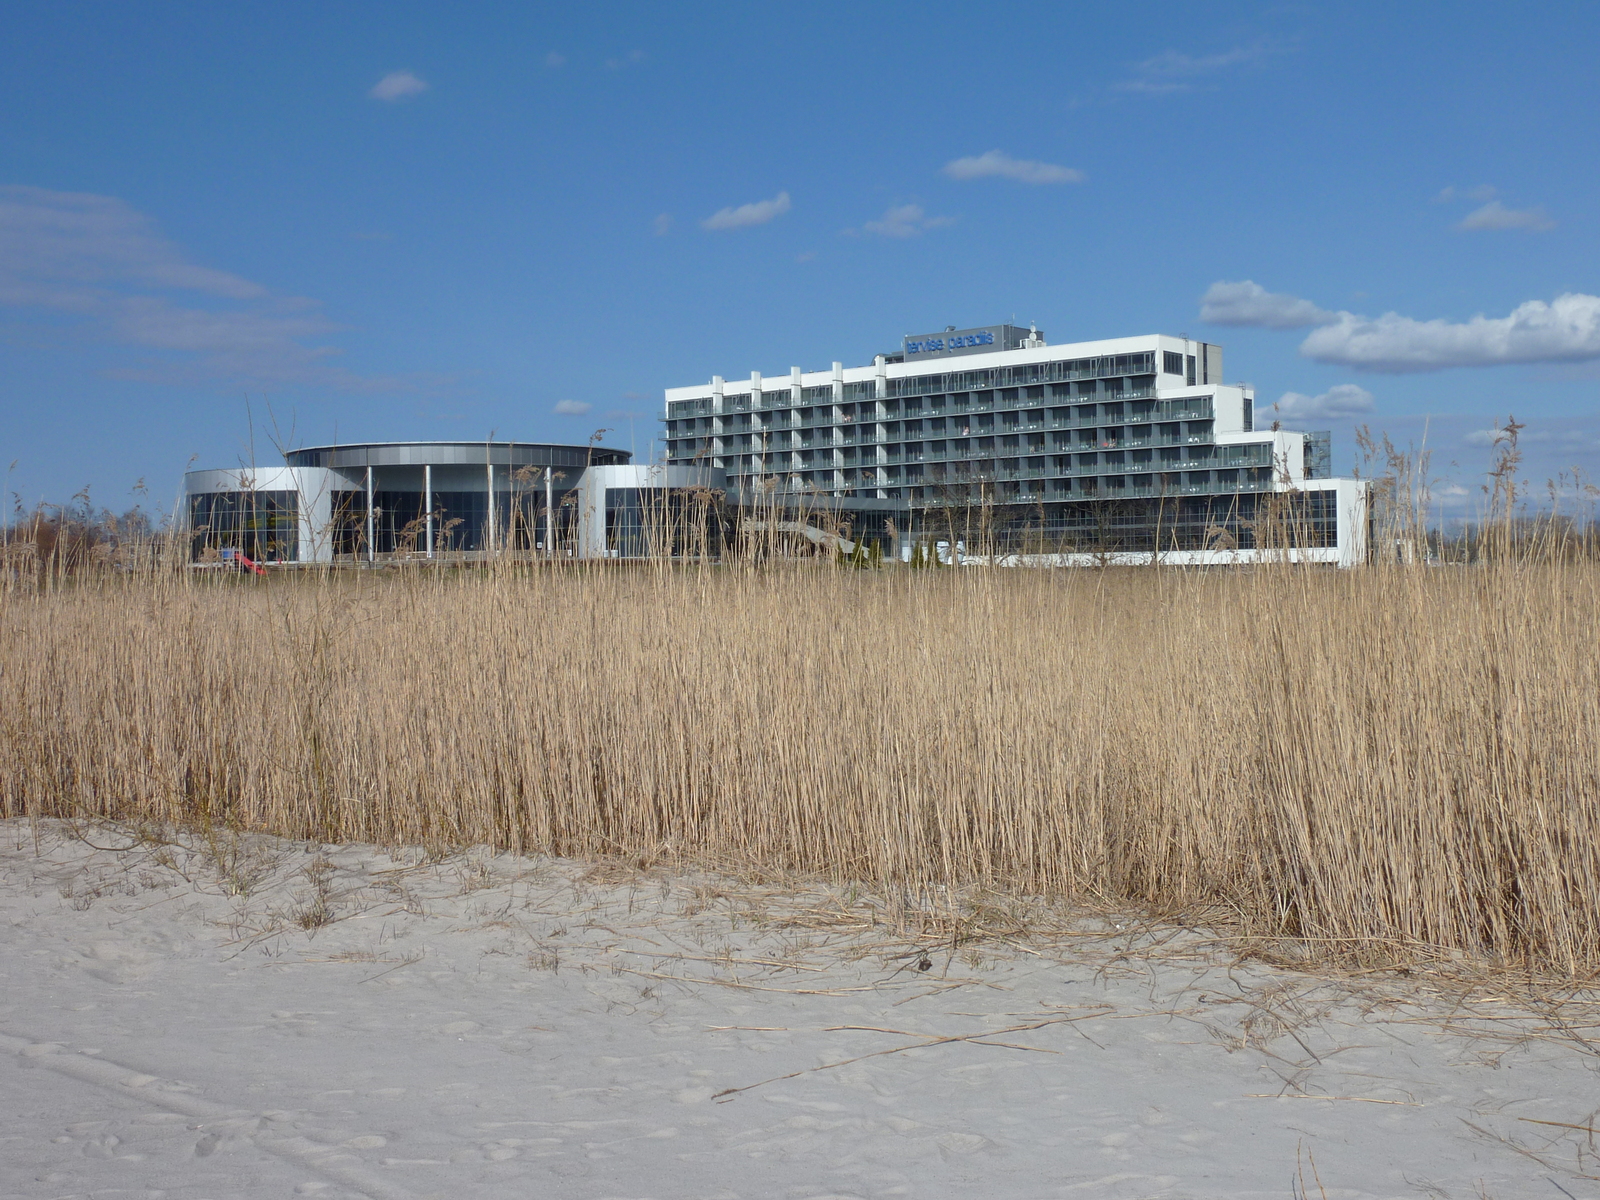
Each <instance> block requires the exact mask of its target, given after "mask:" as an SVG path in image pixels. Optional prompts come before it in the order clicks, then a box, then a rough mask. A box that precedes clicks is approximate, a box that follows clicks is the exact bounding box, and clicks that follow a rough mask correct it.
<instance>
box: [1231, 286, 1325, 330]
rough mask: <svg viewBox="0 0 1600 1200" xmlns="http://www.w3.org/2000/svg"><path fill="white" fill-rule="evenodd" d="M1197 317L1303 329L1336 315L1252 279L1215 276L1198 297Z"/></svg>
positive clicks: (1260, 325)
mask: <svg viewBox="0 0 1600 1200" xmlns="http://www.w3.org/2000/svg"><path fill="white" fill-rule="evenodd" d="M1200 319H1201V320H1202V321H1206V322H1208V323H1210V324H1212V325H1254V326H1258V327H1260V328H1262V329H1304V328H1305V327H1306V326H1307V325H1325V324H1327V323H1328V322H1330V321H1337V320H1338V319H1339V314H1338V313H1331V312H1329V311H1328V310H1327V309H1325V308H1318V307H1317V306H1316V305H1315V304H1313V303H1311V301H1309V300H1301V299H1299V298H1298V297H1295V296H1289V295H1285V294H1284V293H1282V292H1269V291H1267V289H1266V288H1264V287H1262V286H1261V285H1260V284H1258V283H1256V282H1255V281H1254V280H1250V279H1242V280H1239V281H1238V282H1237V283H1230V282H1228V281H1226V280H1218V281H1217V282H1216V283H1213V284H1212V285H1211V286H1210V287H1209V288H1207V289H1206V294H1205V295H1204V296H1201V297H1200Z"/></svg>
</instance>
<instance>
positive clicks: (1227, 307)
mask: <svg viewBox="0 0 1600 1200" xmlns="http://www.w3.org/2000/svg"><path fill="white" fill-rule="evenodd" d="M1200 317H1201V319H1202V320H1204V321H1209V322H1211V323H1212V324H1215V325H1253V326H1259V327H1261V328H1263V329H1296V328H1304V327H1305V326H1308V325H1314V326H1318V327H1319V328H1315V329H1313V330H1312V331H1311V332H1310V333H1309V334H1307V335H1306V339H1305V341H1303V342H1301V343H1300V353H1301V354H1302V355H1304V356H1305V357H1306V358H1312V359H1316V360H1317V361H1318V362H1325V363H1336V364H1338V365H1340V366H1345V367H1358V368H1360V369H1362V370H1367V371H1384V372H1388V373H1391V374H1403V373H1406V372H1410V371H1440V370H1445V369H1447V368H1449V367H1492V366H1500V365H1503V364H1508V363H1558V362H1585V361H1587V360H1589V359H1594V358H1600V296H1590V295H1586V294H1584V293H1582V292H1568V293H1566V294H1565V295H1561V296H1557V297H1556V298H1555V299H1554V300H1552V301H1551V302H1550V303H1548V304H1546V303H1545V302H1544V301H1543V300H1529V301H1527V302H1526V303H1524V304H1520V305H1518V306H1517V307H1516V308H1515V309H1513V310H1512V311H1511V314H1510V315H1509V316H1505V317H1486V316H1484V315H1482V314H1481V313H1480V314H1479V315H1477V316H1475V317H1473V318H1472V319H1471V320H1470V321H1444V320H1432V321H1418V320H1415V319H1414V318H1412V317H1404V316H1401V315H1400V314H1399V313H1394V312H1389V313H1384V314H1383V316H1381V317H1365V316H1361V315H1359V314H1357V313H1352V312H1337V313H1334V312H1329V311H1328V310H1326V309H1323V308H1319V307H1318V306H1317V305H1315V304H1313V303H1312V302H1311V301H1309V300H1302V299H1300V298H1299V297H1297V296H1289V295H1284V294H1282V293H1276V292H1269V291H1267V290H1266V289H1265V288H1262V287H1261V286H1259V285H1258V284H1256V283H1254V282H1252V281H1251V280H1248V279H1246V280H1243V281H1241V282H1239V283H1228V282H1218V283H1214V284H1212V285H1211V287H1210V288H1209V289H1207V291H1206V294H1205V295H1204V296H1202V297H1201V299H1200Z"/></svg>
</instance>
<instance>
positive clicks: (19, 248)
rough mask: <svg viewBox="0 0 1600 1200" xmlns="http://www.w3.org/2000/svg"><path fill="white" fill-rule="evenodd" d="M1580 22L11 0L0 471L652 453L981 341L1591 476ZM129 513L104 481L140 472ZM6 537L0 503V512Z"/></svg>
mask: <svg viewBox="0 0 1600 1200" xmlns="http://www.w3.org/2000/svg"><path fill="white" fill-rule="evenodd" d="M1597 44H1600V8H1596V7H1595V6H1592V5H1579V4H1534V5H1529V6H1519V7H1517V8H1516V9H1514V10H1512V9H1508V8H1505V7H1504V6H1491V5H1444V4H1422V5H1393V4H1376V3H1352V4H1340V5H1323V4H1271V5H1262V4H1213V5H1194V4H1175V3H1166V4H1163V3H1154V4H1148V5H1144V6H1141V7H1140V8H1139V9H1138V10H1137V13H1134V12H1133V10H1130V9H1128V8H1127V6H1124V5H1110V4H1094V5H1089V4H1085V5H1072V6H1068V5H1057V6H1042V7H1030V8H1019V9H1012V10H1007V9H1004V8H999V9H994V8H991V9H984V10H978V9H974V8H972V7H971V6H967V5H962V6H958V5H953V4H945V3H937V2H935V3H927V4H920V5H917V6H915V7H912V6H898V5H894V6H891V5H879V6H871V5H868V6H860V5H852V6H845V5H840V4H813V5H808V6H805V7H803V8H802V7H798V6H795V7H780V6H773V5H749V4H696V5H676V6H664V5H643V4H614V3H613V4H606V3H600V4H590V5H585V6H575V5H561V6H556V5H520V6H513V5H498V4H486V5H471V6H465V5H452V6H445V5H439V4H416V3H411V4H408V3H392V4H383V5H378V4H364V3H352V4H345V5H338V6H329V5H320V4H309V3H292V2H291V3H281V4H275V5H270V6H268V5H261V6H252V7H249V8H245V7H243V6H214V5H200V4H184V3H170V4H160V5H152V4H145V3H122V4H116V5H112V4H85V3H72V2H70V0H69V2H65V3H58V4H52V5H32V6H22V5H14V6H11V8H10V10H9V12H8V19H7V36H6V38H5V39H4V40H3V41H0V113H3V114H4V120H0V361H3V370H0V403H3V406H4V409H5V420H4V422H3V425H0V428H3V430H4V436H3V437H0V465H4V464H10V463H11V462H12V461H13V460H15V466H14V467H12V468H11V469H10V470H9V472H8V475H7V481H6V485H5V486H6V490H7V491H8V493H11V494H12V495H13V496H14V497H15V498H16V500H17V502H20V503H22V504H23V505H25V506H32V505H33V504H34V503H36V502H39V501H41V500H43V501H48V502H52V503H59V502H63V501H66V500H67V499H68V498H69V497H71V496H72V495H73V494H74V493H76V492H78V491H79V489H81V488H83V487H85V486H87V487H89V488H90V494H91V496H92V497H93V500H94V502H95V503H96V504H97V505H105V506H107V507H110V508H113V509H118V510H120V509H123V508H126V507H129V506H130V505H132V504H133V503H135V502H136V501H139V502H142V503H144V504H145V505H146V506H147V507H152V508H156V509H170V507H171V505H172V502H173V501H172V498H173V497H174V496H175V495H176V494H177V492H178V491H179V489H180V487H181V475H182V472H183V471H184V469H185V468H186V467H187V466H189V465H191V464H192V465H193V466H195V467H205V468H210V467H225V466H232V465H237V464H239V463H249V462H258V463H263V464H265V463H271V462H275V461H279V460H278V456H277V454H276V451H275V449H274V447H275V446H276V445H280V444H288V443H294V444H316V443H320V442H330V441H335V440H338V441H347V442H348V441H361V440H409V439H423V438H441V439H462V440H479V439H484V438H489V437H495V438H498V439H501V440H508V439H515V440H525V441H542V440H552V441H566V442H578V443H582V442H584V441H585V440H586V439H588V438H589V437H590V435H591V434H593V433H594V432H595V431H596V430H597V429H602V428H604V429H607V430H609V432H607V433H606V434H605V435H604V440H605V442H606V444H608V445H613V446H618V447H621V448H623V449H634V450H636V451H637V452H638V453H639V455H640V456H641V457H643V456H645V455H647V454H648V453H650V451H651V446H652V439H653V438H655V437H657V435H658V430H659V424H658V418H659V417H660V415H661V393H662V389H663V388H666V387H676V386H682V385H686V384H693V383H697V382H700V381H703V380H706V379H709V378H710V377H711V376H712V375H714V374H716V375H724V376H727V377H730V378H732V377H737V376H740V375H748V374H749V373H750V372H751V371H752V370H758V371H761V372H762V373H763V374H767V375H771V374H781V373H785V372H787V371H788V369H789V368H790V366H792V365H798V366H801V367H803V368H805V369H807V370H815V369H819V368H823V367H826V366H827V365H828V364H829V363H830V362H832V361H834V360H836V359H837V360H841V361H843V362H845V363H847V364H849V365H859V364H863V363H867V362H870V361H871V358H872V356H873V355H874V354H876V353H880V352H883V351H887V350H892V349H896V348H898V346H899V344H900V339H901V337H902V336H903V335H905V334H907V333H914V332H926V331H930V330H939V329H943V328H944V327H945V326H946V325H956V326H958V327H968V326H977V325H987V324H994V323H998V322H1002V321H1010V320H1015V321H1017V322H1019V323H1021V324H1028V323H1029V322H1033V323H1036V324H1037V325H1038V327H1039V328H1040V329H1041V330H1042V331H1043V332H1044V333H1045V335H1046V336H1047V337H1048V339H1049V340H1050V341H1051V342H1052V343H1060V342H1069V341H1082V340H1089V339H1095V338H1105V337H1120V336H1127V335H1133V334H1141V333H1155V332H1160V333H1175V334H1185V335H1187V336H1190V337H1194V338H1199V339H1203V340H1206V341H1212V342H1218V343H1221V344H1222V345H1223V346H1224V347H1225V354H1226V357H1225V366H1226V374H1227V377H1228V378H1229V379H1230V380H1247V381H1249V382H1251V383H1252V384H1254V385H1255V387H1256V389H1257V402H1256V403H1257V411H1258V413H1260V414H1263V416H1266V415H1270V414H1272V413H1273V410H1272V407H1271V406H1273V405H1274V404H1276V405H1277V409H1276V416H1277V417H1278V418H1279V419H1281V420H1282V421H1283V422H1284V424H1285V425H1286V426H1288V427H1291V428H1316V429H1323V428H1326V429H1331V430H1332V431H1333V433H1334V443H1335V467H1336V469H1338V470H1339V471H1340V473H1346V472H1348V471H1349V469H1350V468H1351V467H1352V465H1353V464H1354V463H1355V449H1356V447H1355V437H1354V430H1355V428H1356V427H1357V426H1360V425H1366V426H1368V427H1370V428H1371V429H1372V430H1373V431H1374V432H1378V431H1382V432H1386V433H1387V434H1388V435H1389V436H1390V437H1391V438H1392V439H1393V440H1394V441H1395V442H1396V443H1397V444H1399V445H1401V446H1402V447H1404V446H1407V445H1417V446H1420V445H1423V444H1424V439H1425V444H1426V446H1427V448H1428V449H1430V450H1431V451H1432V454H1433V458H1432V472H1431V473H1432V475H1433V476H1435V477H1437V478H1438V479H1439V480H1440V482H1439V485H1438V486H1437V488H1436V494H1437V495H1438V496H1439V497H1440V499H1441V500H1442V501H1443V502H1444V505H1445V515H1446V517H1447V518H1448V517H1449V516H1451V515H1452V506H1454V515H1456V516H1464V515H1466V514H1467V513H1468V512H1469V511H1470V510H1471V509H1472V508H1473V506H1474V505H1475V504H1476V503H1477V502H1478V488H1479V486H1480V484H1481V483H1482V480H1483V470H1484V467H1485V465H1486V463H1487V461H1488V458H1489V455H1490V454H1491V453H1492V450H1493V443H1494V439H1495V434H1494V430H1495V429H1496V427H1497V426H1499V425H1502V424H1503V423H1504V422H1505V421H1506V420H1507V419H1508V418H1509V417H1510V416H1512V415H1514V416H1515V418H1516V419H1517V421H1519V422H1521V423H1523V424H1525V426H1526V428H1525V430H1524V431H1523V433H1522V445H1523V448H1524V450H1525V452H1526V459H1525V464H1524V465H1525V470H1524V474H1525V475H1526V476H1527V477H1528V478H1529V479H1530V480H1532V481H1534V482H1535V483H1537V484H1538V485H1540V486H1541V487H1542V485H1543V482H1544V480H1546V479H1549V478H1556V477H1558V476H1559V475H1561V473H1563V472H1570V471H1572V470H1574V469H1576V470H1577V471H1580V472H1582V473H1584V475H1585V476H1588V475H1589V474H1590V473H1591V472H1595V471H1596V469H1597V468H1600V277H1597V275H1600V272H1597V269H1596V265H1597V256H1596V250H1597V248H1600V247H1597V243H1600V229H1597V224H1596V213H1597V211H1600V207H1597V205H1596V199H1597V196H1596V191H1597V175H1596V168H1595V163H1596V161H1597V153H1596V152H1597V150H1600V136H1597V128H1596V113H1597V112H1600V104H1597V100H1600V95H1597V93H1600V78H1597V73H1596V72H1595V70H1594V62H1593V59H1594V48H1595V46H1596V45H1597ZM141 480H142V481H143V485H144V487H145V488H147V489H148V490H147V492H139V491H136V489H137V488H138V486H139V481H141ZM8 503H11V501H10V500H8Z"/></svg>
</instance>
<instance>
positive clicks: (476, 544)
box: [333, 489, 572, 558]
mask: <svg viewBox="0 0 1600 1200" xmlns="http://www.w3.org/2000/svg"><path fill="white" fill-rule="evenodd" d="M570 495H571V493H570V492H565V491H557V492H556V493H555V502H556V521H555V525H556V537H557V540H558V541H560V540H563V539H564V538H565V537H566V536H567V531H568V528H569V526H570V524H571V521H572V513H571V505H570V504H566V505H564V504H563V501H564V500H565V499H566V498H567V497H568V496H570ZM432 499H433V550H434V552H435V553H437V554H449V553H457V552H462V551H481V550H485V549H487V548H489V539H490V532H491V530H490V525H489V493H488V492H487V491H476V492H463V491H435V492H433V494H432ZM425 501H426V495H425V494H424V493H423V492H420V491H375V492H373V494H372V543H373V544H372V550H373V553H375V554H379V555H386V554H420V553H426V552H427V550H428V511H427V509H426V507H425ZM493 538H494V548H495V549H497V550H534V549H539V548H542V546H543V543H544V538H545V500H544V493H543V492H542V491H538V490H535V489H529V490H527V491H519V492H517V493H516V494H515V495H513V494H512V493H511V492H496V493H495V510H494V525H493ZM333 553H334V555H335V556H336V557H342V556H352V557H357V558H361V557H365V556H366V553H367V494H366V492H365V491H341V492H335V493H334V494H333Z"/></svg>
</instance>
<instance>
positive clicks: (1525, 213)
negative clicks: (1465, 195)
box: [1456, 200, 1556, 232]
mask: <svg viewBox="0 0 1600 1200" xmlns="http://www.w3.org/2000/svg"><path fill="white" fill-rule="evenodd" d="M1555 227H1556V223H1555V222H1554V221H1552V220H1551V219H1550V216H1549V214H1548V213H1546V212H1545V211H1544V209H1542V208H1507V207H1506V206H1505V205H1503V204H1501V203H1500V201H1498V200H1491V201H1490V202H1489V203H1488V204H1485V205H1484V206H1483V207H1482V208H1480V209H1477V210H1475V211H1473V212H1470V213H1468V214H1467V215H1466V216H1465V217H1463V218H1462V219H1461V222H1460V223H1459V224H1458V225H1457V226H1456V228H1457V229H1468V230H1471V229H1532V230H1536V231H1539V232H1542V231H1544V230H1546V229H1554V228H1555Z"/></svg>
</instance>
